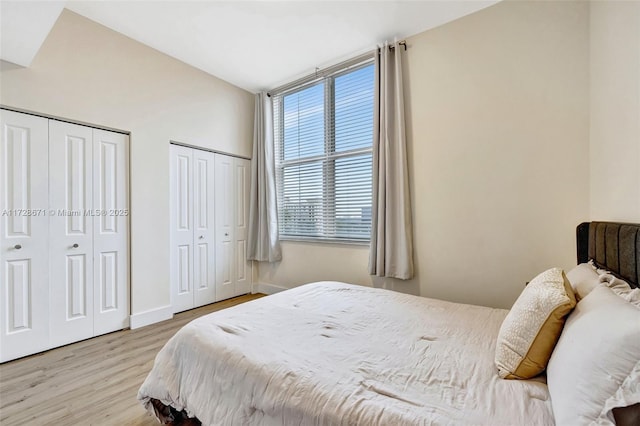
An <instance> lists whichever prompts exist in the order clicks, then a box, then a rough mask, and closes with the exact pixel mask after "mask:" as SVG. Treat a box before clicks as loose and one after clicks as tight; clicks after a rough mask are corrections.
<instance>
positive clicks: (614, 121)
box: [590, 1, 640, 222]
mask: <svg viewBox="0 0 640 426" xmlns="http://www.w3.org/2000/svg"><path fill="white" fill-rule="evenodd" d="M590 57H591V218H592V219H593V220H613V221H626V222H640V1H633V2H631V1H607V2H604V1H596V2H593V3H592V5H591V55H590Z"/></svg>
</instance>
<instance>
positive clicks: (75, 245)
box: [71, 243, 80, 248]
mask: <svg viewBox="0 0 640 426" xmlns="http://www.w3.org/2000/svg"><path fill="white" fill-rule="evenodd" d="M71 247H73V248H78V247H80V246H79V245H78V243H75V244H74V245H72V246H71Z"/></svg>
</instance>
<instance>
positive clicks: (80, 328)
mask: <svg viewBox="0 0 640 426" xmlns="http://www.w3.org/2000/svg"><path fill="white" fill-rule="evenodd" d="M92 163H93V131H92V129H91V128H89V127H85V126H79V125H75V124H69V123H62V122H59V121H54V120H50V121H49V176H50V181H49V208H50V209H52V210H53V211H54V212H55V214H53V215H51V216H50V217H49V236H50V238H49V243H50V265H49V267H50V271H51V272H50V274H49V280H50V291H51V294H50V296H51V299H50V300H51V304H50V326H51V336H50V339H51V340H50V341H51V346H52V347H56V346H60V345H64V344H67V343H71V342H76V341H78V340H82V339H86V338H89V337H92V336H93V315H94V309H93V306H94V305H93V303H94V302H93V301H94V294H93V290H94V288H93V216H92V215H91V210H92V209H93V195H92V192H93V170H92Z"/></svg>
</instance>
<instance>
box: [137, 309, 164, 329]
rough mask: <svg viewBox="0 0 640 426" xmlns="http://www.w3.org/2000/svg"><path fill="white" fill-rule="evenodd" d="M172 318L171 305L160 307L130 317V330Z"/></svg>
mask: <svg viewBox="0 0 640 426" xmlns="http://www.w3.org/2000/svg"><path fill="white" fill-rule="evenodd" d="M171 318H173V307H172V306H171V305H167V306H162V307H160V308H156V309H150V310H148V311H144V312H140V313H138V314H133V315H131V329H132V330H133V329H136V328H140V327H144V326H146V325H151V324H155V323H157V322H160V321H165V320H168V319H171Z"/></svg>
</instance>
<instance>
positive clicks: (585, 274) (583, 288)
mask: <svg viewBox="0 0 640 426" xmlns="http://www.w3.org/2000/svg"><path fill="white" fill-rule="evenodd" d="M567 279H568V280H569V282H570V283H571V287H572V288H573V291H574V292H575V294H576V299H578V300H580V299H582V298H584V297H585V296H586V295H587V294H589V292H591V290H593V289H594V288H595V287H596V286H597V285H598V284H599V283H600V276H599V275H598V273H597V272H596V268H595V267H594V266H593V264H591V263H581V264H579V265H577V266H576V267H575V268H573V269H572V270H570V271H569V272H567Z"/></svg>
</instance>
